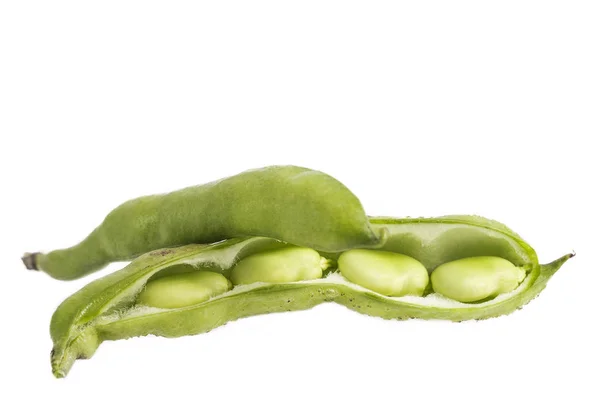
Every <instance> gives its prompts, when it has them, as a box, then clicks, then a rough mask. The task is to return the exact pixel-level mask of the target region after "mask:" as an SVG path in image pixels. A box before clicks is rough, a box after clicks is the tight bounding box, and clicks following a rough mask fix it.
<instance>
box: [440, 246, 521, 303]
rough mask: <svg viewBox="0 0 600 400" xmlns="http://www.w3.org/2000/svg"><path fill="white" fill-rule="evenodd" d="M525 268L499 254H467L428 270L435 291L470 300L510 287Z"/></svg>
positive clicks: (455, 298)
mask: <svg viewBox="0 0 600 400" xmlns="http://www.w3.org/2000/svg"><path fill="white" fill-rule="evenodd" d="M525 275H526V273H525V270H524V269H523V268H519V267H516V266H515V265H514V264H513V263H511V262H510V261H508V260H505V259H504V258H500V257H485V256H484V257H481V256H480V257H468V258H463V259H460V260H455V261H450V262H448V263H445V264H442V265H440V266H438V267H437V268H436V269H435V271H433V273H432V274H431V284H432V287H433V290H434V291H435V292H436V293H439V294H442V295H444V296H446V297H448V298H450V299H454V300H457V301H461V302H464V303H471V302H474V301H481V300H484V299H488V298H493V297H496V296H498V295H499V294H502V293H508V292H511V291H513V290H514V289H515V288H516V287H517V286H519V284H520V283H521V282H522V281H523V279H525Z"/></svg>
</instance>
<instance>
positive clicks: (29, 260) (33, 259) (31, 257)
mask: <svg viewBox="0 0 600 400" xmlns="http://www.w3.org/2000/svg"><path fill="white" fill-rule="evenodd" d="M38 254H40V253H25V254H23V257H21V260H22V261H23V264H25V268H27V269H29V270H33V271H39V268H38V266H37V256H38Z"/></svg>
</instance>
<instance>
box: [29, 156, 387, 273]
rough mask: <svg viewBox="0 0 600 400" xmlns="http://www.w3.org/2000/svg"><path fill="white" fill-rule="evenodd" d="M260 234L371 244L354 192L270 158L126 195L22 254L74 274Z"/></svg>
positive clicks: (313, 244)
mask: <svg viewBox="0 0 600 400" xmlns="http://www.w3.org/2000/svg"><path fill="white" fill-rule="evenodd" d="M247 236H264V237H270V238H274V239H278V240H281V241H284V242H287V243H291V244H294V245H297V246H303V247H310V248H312V249H315V250H319V251H324V252H339V251H343V250H347V249H351V248H355V247H358V246H360V247H377V246H378V245H380V244H381V243H382V242H383V241H384V240H385V232H381V231H380V232H374V231H373V229H372V227H371V224H370V223H369V220H368V217H367V216H366V214H365V211H364V209H363V207H362V205H361V203H360V201H359V200H358V198H357V197H356V196H355V195H354V194H353V193H352V192H351V191H350V190H349V189H348V188H347V187H346V186H344V185H343V184H342V183H340V182H339V181H338V180H336V179H335V178H333V177H331V176H329V175H327V174H325V173H322V172H319V171H314V170H310V169H307V168H302V167H296V166H271V167H266V168H261V169H255V170H250V171H246V172H243V173H240V174H238V175H235V176H232V177H229V178H225V179H222V180H218V181H215V182H211V183H207V184H204V185H199V186H193V187H189V188H186V189H182V190H178V191H175V192H171V193H167V194H162V195H152V196H144V197H140V198H137V199H134V200H130V201H128V202H126V203H124V204H122V205H120V206H119V207H117V208H115V209H114V210H113V211H111V212H110V213H109V214H108V216H107V217H106V218H105V220H104V222H102V224H100V226H98V227H97V228H96V229H95V230H94V231H93V232H92V233H90V234H89V236H87V237H86V238H85V239H84V240H83V241H82V242H81V243H79V244H77V245H75V246H73V247H70V248H68V249H63V250H55V251H52V252H49V253H47V254H43V253H31V254H26V255H25V256H24V257H23V262H24V263H25V265H26V266H27V268H29V269H38V270H41V271H44V272H46V273H48V274H49V275H50V276H52V277H54V278H56V279H63V280H71V279H77V278H79V277H82V276H84V275H87V274H89V273H91V272H94V271H96V270H98V269H100V268H102V267H103V266H105V265H106V264H108V263H110V262H113V261H123V260H130V259H133V258H135V257H136V256H138V255H141V254H143V253H147V252H149V251H152V250H156V249H159V248H165V247H173V246H180V245H186V244H190V243H214V242H218V241H220V240H224V239H230V238H235V237H247Z"/></svg>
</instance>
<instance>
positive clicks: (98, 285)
mask: <svg viewBox="0 0 600 400" xmlns="http://www.w3.org/2000/svg"><path fill="white" fill-rule="evenodd" d="M370 222H371V224H372V225H373V227H374V229H375V230H386V231H387V232H388V234H389V237H388V240H387V241H386V243H385V244H384V245H383V247H381V249H379V250H381V251H386V252H391V253H399V254H403V255H405V256H407V257H408V258H411V259H414V260H417V262H420V263H421V264H422V265H423V267H424V268H426V270H427V272H428V273H429V274H431V272H433V271H434V270H435V269H436V268H437V267H438V266H441V265H444V264H447V263H449V262H452V261H456V260H460V259H465V258H470V257H499V258H502V259H504V260H507V261H508V262H510V263H512V265H514V266H515V268H519V269H522V270H523V271H525V274H526V275H525V276H524V279H522V280H521V281H520V282H519V283H518V286H517V287H516V288H515V289H514V290H511V291H510V292H507V293H503V294H500V295H498V296H496V297H494V298H492V299H484V300H483V301H479V302H475V303H463V302H460V301H456V300H452V299H450V298H447V297H445V296H443V295H441V294H439V293H435V292H433V291H432V289H431V287H429V288H428V289H426V290H425V291H424V293H423V296H418V295H407V296H400V297H393V296H387V295H385V294H381V293H378V292H376V291H373V290H371V289H368V288H366V287H364V286H361V285H360V284H357V283H356V282H351V281H349V280H348V279H346V278H345V277H344V275H343V274H342V273H340V271H339V269H338V268H337V264H336V261H337V260H338V259H339V258H340V255H341V254H343V252H323V251H320V255H321V256H322V257H323V258H326V259H327V260H328V262H330V264H327V265H325V264H322V263H320V261H319V260H318V257H316V258H315V259H314V260H313V261H310V262H312V263H319V265H325V268H326V269H325V271H324V272H323V274H322V277H320V278H316V279H308V280H299V281H292V282H275V283H273V282H252V283H242V284H239V285H235V286H234V287H233V288H232V289H231V290H226V291H224V292H223V290H225V289H219V291H218V292H215V293H218V294H215V295H214V296H212V297H210V298H209V299H208V300H206V301H203V302H200V303H197V304H187V303H186V305H185V306H184V307H180V308H177V307H175V308H173V307H160V308H159V307H151V306H148V305H147V304H145V303H144V302H140V301H139V298H140V294H141V293H143V291H144V289H145V287H146V285H147V284H148V282H152V281H158V280H159V279H163V278H165V277H170V276H172V275H174V274H183V273H186V272H190V271H211V272H216V273H219V274H221V275H223V276H224V277H225V278H227V279H230V278H231V275H232V271H234V270H235V267H236V265H237V264H238V263H240V262H241V261H240V260H244V259H246V258H247V257H254V256H257V255H260V254H264V253H265V252H271V251H274V250H277V249H281V248H284V247H285V246H289V244H287V243H283V242H281V241H279V240H276V239H273V238H266V237H249V238H233V239H229V240H225V241H222V242H219V243H214V244H208V245H206V244H204V245H202V244H192V245H186V246H182V247H177V248H167V249H163V250H156V251H152V252H150V253H147V254H145V255H143V256H141V257H139V258H137V259H136V260H134V261H133V262H132V263H131V264H129V265H128V266H127V267H125V268H124V269H122V270H120V271H117V272H114V273H112V274H110V275H107V276H105V277H103V278H100V279H98V280H96V281H94V282H92V283H90V284H88V285H87V286H85V287H84V288H83V289H81V290H80V291H79V292H77V293H75V294H74V295H72V296H71V297H69V298H68V299H66V300H65V301H64V302H63V303H62V304H61V305H60V306H59V307H58V309H57V310H56V312H55V314H54V316H53V317H52V321H51V329H50V330H51V336H52V340H53V343H54V345H53V350H52V354H51V364H52V370H53V373H54V375H55V376H56V377H64V376H65V375H66V374H67V373H68V371H69V369H70V368H71V366H72V364H73V363H74V361H75V360H76V359H78V358H89V357H91V356H92V355H93V354H94V352H95V351H96V349H97V348H98V346H99V345H100V344H101V343H102V342H103V341H105V340H119V339H124V338H130V337H135V336H144V335H157V336H164V337H179V336H184V335H194V334H199V333H203V332H207V331H210V330H212V329H214V328H216V327H218V326H220V325H223V324H225V323H227V322H229V321H234V320H236V319H239V318H243V317H248V316H252V315H257V314H263V313H271V312H282V311H293V310H303V309H308V308H311V307H314V306H316V305H318V304H320V303H323V302H335V303H338V304H341V305H343V306H346V307H348V308H350V309H352V310H355V311H357V312H360V313H363V314H367V315H370V316H375V317H381V318H386V319H399V320H403V319H408V318H421V319H442V320H450V321H464V320H470V319H485V318H491V317H497V316H501V315H505V314H509V313H511V312H513V311H515V310H517V309H520V308H521V307H523V306H524V305H525V304H527V303H528V302H529V301H530V300H532V299H533V298H535V297H536V296H537V295H538V294H539V293H540V292H541V291H542V290H543V289H544V287H545V286H546V283H547V282H548V280H549V279H550V278H551V277H552V276H553V275H554V273H555V272H556V271H557V270H558V269H559V268H560V267H561V266H562V265H563V264H564V263H565V262H566V261H567V260H568V259H569V258H570V257H572V256H573V254H567V255H565V256H563V257H561V258H559V259H557V260H555V261H553V262H551V263H548V264H544V265H541V264H540V263H539V262H538V257H537V255H536V252H535V251H534V250H533V248H532V247H531V246H530V245H529V244H527V243H526V242H525V241H524V240H523V239H522V238H521V237H520V236H518V235H517V234H516V233H514V232H513V231H511V230H510V229H508V228H507V227H506V226H504V225H502V224H500V223H498V222H495V221H491V220H487V219H485V218H482V217H474V216H447V217H440V218H419V219H394V218H372V219H371V220H370ZM373 251H376V250H373ZM387 258H390V257H384V258H383V259H382V260H383V262H385V260H386V259H387ZM390 259H393V257H391V258H390ZM269 262H271V261H269ZM411 263H413V264H414V261H411ZM251 264H257V262H256V261H255V260H254V261H253V262H252V263H251ZM413 264H411V265H413ZM290 265H292V267H294V263H292V264H290ZM244 268H251V267H244ZM364 268H369V266H368V265H365V267H364ZM258 273H260V274H264V273H265V272H264V271H263V270H260V271H258ZM249 275H250V274H247V276H249ZM245 276H246V275H245ZM355 279H359V280H360V279H361V278H360V275H358V278H355ZM223 287H226V284H223V285H221V288H223ZM157 299H158V300H159V301H160V297H158V298H157Z"/></svg>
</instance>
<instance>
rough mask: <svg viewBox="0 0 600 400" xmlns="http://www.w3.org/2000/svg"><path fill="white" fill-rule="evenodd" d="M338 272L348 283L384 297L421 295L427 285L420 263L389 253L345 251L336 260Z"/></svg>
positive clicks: (360, 250)
mask: <svg viewBox="0 0 600 400" xmlns="http://www.w3.org/2000/svg"><path fill="white" fill-rule="evenodd" d="M338 269H339V271H340V273H341V274H342V275H343V276H344V277H345V278H346V279H348V280H349V281H350V282H353V283H356V284H358V285H360V286H362V287H366V288H367V289H371V290H372V291H374V292H377V293H379V294H383V295H386V296H395V297H399V296H407V295H413V296H422V295H423V292H424V291H425V288H426V287H427V284H429V274H428V273H427V269H426V268H425V266H424V265H423V264H421V263H420V262H419V261H418V260H415V259H414V258H412V257H409V256H406V255H404V254H398V253H392V252H390V251H381V250H370V249H354V250H348V251H345V252H343V253H342V254H341V255H340V257H339V259H338Z"/></svg>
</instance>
